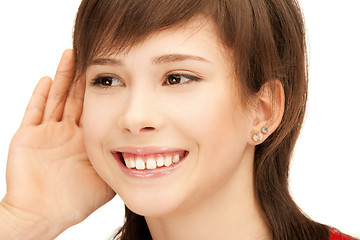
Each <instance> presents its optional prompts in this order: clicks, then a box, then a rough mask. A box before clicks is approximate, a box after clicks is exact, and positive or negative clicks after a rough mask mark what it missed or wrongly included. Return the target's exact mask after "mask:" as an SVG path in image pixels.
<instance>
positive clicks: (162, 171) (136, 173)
mask: <svg viewBox="0 0 360 240" xmlns="http://www.w3.org/2000/svg"><path fill="white" fill-rule="evenodd" d="M188 155H189V152H186V154H185V157H184V158H183V159H181V160H180V161H179V162H178V163H176V164H173V165H171V166H170V167H161V168H156V169H144V170H137V169H136V168H135V169H134V168H131V169H130V168H128V167H126V166H125V165H124V163H123V162H122V160H121V159H120V158H119V156H118V155H116V154H113V156H114V158H115V160H116V161H117V162H118V164H119V165H120V168H121V170H122V171H123V172H124V173H125V174H126V175H128V176H129V177H134V178H158V177H162V176H166V175H169V174H171V173H173V172H174V171H176V170H177V169H178V168H179V167H180V166H181V165H182V164H183V163H184V161H185V160H186V158H187V156H188Z"/></svg>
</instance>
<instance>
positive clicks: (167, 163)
mask: <svg viewBox="0 0 360 240" xmlns="http://www.w3.org/2000/svg"><path fill="white" fill-rule="evenodd" d="M171 164H172V157H170V156H167V157H166V158H165V167H170V166H171Z"/></svg>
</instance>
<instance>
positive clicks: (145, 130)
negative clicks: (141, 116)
mask: <svg viewBox="0 0 360 240" xmlns="http://www.w3.org/2000/svg"><path fill="white" fill-rule="evenodd" d="M153 130H155V128H154V127H144V128H142V129H141V130H140V131H141V132H149V131H153Z"/></svg>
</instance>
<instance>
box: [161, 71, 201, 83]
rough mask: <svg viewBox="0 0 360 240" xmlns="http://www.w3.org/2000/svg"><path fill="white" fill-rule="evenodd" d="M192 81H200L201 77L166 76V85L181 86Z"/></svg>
mask: <svg viewBox="0 0 360 240" xmlns="http://www.w3.org/2000/svg"><path fill="white" fill-rule="evenodd" d="M192 81H200V78H199V77H196V76H192V75H184V74H169V75H167V76H166V83H165V84H166V85H177V84H178V85H181V84H187V83H191V82H192Z"/></svg>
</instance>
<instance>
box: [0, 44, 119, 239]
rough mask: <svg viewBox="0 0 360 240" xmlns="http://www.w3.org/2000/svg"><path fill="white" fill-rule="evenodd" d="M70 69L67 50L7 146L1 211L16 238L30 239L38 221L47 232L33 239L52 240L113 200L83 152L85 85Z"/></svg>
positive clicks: (36, 93)
mask: <svg viewBox="0 0 360 240" xmlns="http://www.w3.org/2000/svg"><path fill="white" fill-rule="evenodd" d="M73 65H74V61H73V52H72V50H66V51H65V52H64V54H63V56H62V59H61V61H60V64H59V67H58V71H57V73H56V76H55V78H54V81H53V82H52V81H51V79H50V78H48V77H44V78H42V79H41V80H40V81H39V83H38V85H37V86H36V88H35V90H34V93H33V95H32V97H31V99H30V101H29V104H28V107H27V110H26V112H25V115H24V118H23V122H22V124H21V126H20V128H19V130H18V131H17V132H16V134H15V136H14V138H13V139H12V142H11V145H10V149H9V156H8V164H7V169H6V175H7V176H6V181H7V193H6V195H5V197H4V199H3V200H2V201H1V205H0V211H1V209H3V210H4V209H5V210H6V212H7V214H8V216H9V217H8V219H9V222H8V223H7V224H8V225H9V226H10V227H11V228H14V229H17V230H16V231H18V234H20V235H21V234H22V233H21V230H22V228H29V229H23V230H24V232H23V233H24V234H26V235H27V236H30V235H31V231H35V229H36V228H31V227H30V226H31V225H32V226H33V227H34V226H35V225H36V224H38V223H39V221H40V222H42V223H44V225H46V226H47V227H48V228H49V229H46V228H47V227H44V229H46V231H47V233H46V234H47V235H41V234H40V233H39V234H40V235H36V236H37V238H36V239H47V238H42V237H39V236H48V237H49V238H48V239H53V238H54V237H55V236H56V235H58V234H60V233H61V232H62V231H64V230H65V229H66V228H68V227H70V226H72V225H74V224H76V223H79V222H80V221H82V220H84V219H85V218H86V217H87V216H88V215H90V214H91V213H92V212H93V211H95V210H96V209H97V208H99V207H100V206H102V205H103V204H105V203H106V202H108V201H109V200H110V199H112V198H113V196H114V192H113V191H112V189H110V187H109V186H108V185H107V184H106V183H105V182H104V181H103V180H102V179H101V178H100V177H99V176H98V174H97V173H96V172H95V170H94V169H93V168H92V166H91V164H90V162H89V160H88V157H87V154H86V151H85V146H84V140H83V132H82V128H81V126H79V121H80V117H81V112H82V105H83V97H84V84H83V83H84V82H83V81H79V82H78V83H76V84H74V85H72V81H73V67H74V66H73ZM11 219H12V220H13V221H12V220H11ZM29 231H30V232H29ZM49 233H51V234H50V235H51V236H49ZM0 236H1V232H0ZM34 239H35V238H34Z"/></svg>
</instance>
